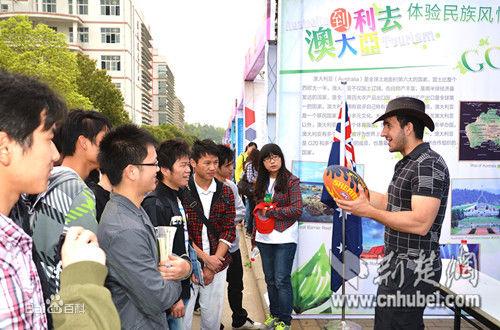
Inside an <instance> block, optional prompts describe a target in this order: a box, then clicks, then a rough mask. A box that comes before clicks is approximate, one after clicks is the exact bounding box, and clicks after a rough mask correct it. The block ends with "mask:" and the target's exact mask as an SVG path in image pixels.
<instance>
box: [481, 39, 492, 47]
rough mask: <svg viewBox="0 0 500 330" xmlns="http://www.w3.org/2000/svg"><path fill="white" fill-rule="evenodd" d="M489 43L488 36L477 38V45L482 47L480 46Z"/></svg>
mask: <svg viewBox="0 0 500 330" xmlns="http://www.w3.org/2000/svg"><path fill="white" fill-rule="evenodd" d="M489 44H490V43H489V41H488V38H482V39H479V47H482V46H488V45H489Z"/></svg>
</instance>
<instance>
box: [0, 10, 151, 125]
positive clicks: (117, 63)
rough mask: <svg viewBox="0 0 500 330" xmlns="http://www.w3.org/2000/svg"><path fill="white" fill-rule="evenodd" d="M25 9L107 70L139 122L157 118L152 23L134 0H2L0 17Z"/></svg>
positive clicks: (131, 113)
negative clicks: (146, 19) (150, 24)
mask: <svg viewBox="0 0 500 330" xmlns="http://www.w3.org/2000/svg"><path fill="white" fill-rule="evenodd" d="M15 15H26V16H28V17H29V18H30V19H31V20H32V21H33V22H35V23H43V24H46V25H48V26H50V27H51V28H52V29H54V30H55V31H57V32H60V33H63V34H65V35H66V37H67V41H68V45H69V48H70V49H72V50H74V51H79V52H82V53H84V54H87V55H88V56H89V57H90V58H92V59H94V60H96V61H97V67H98V68H101V69H105V70H107V72H108V74H109V75H110V76H111V78H112V81H113V83H114V84H115V85H116V86H117V87H118V88H119V89H120V91H121V92H122V94H123V98H124V101H125V110H126V111H127V112H128V114H129V116H130V119H131V120H132V122H134V123H135V124H152V123H153V112H152V105H153V53H152V51H153V49H152V44H151V41H152V38H151V33H150V29H149V27H148V26H147V24H146V23H145V20H144V17H143V16H142V14H141V13H140V12H139V11H138V10H137V8H136V7H135V6H134V2H133V0H25V1H16V0H0V19H3V18H8V17H11V16H15Z"/></svg>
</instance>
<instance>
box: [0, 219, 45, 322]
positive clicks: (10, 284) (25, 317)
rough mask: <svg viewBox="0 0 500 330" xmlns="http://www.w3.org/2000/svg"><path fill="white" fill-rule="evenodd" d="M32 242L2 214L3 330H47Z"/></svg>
mask: <svg viewBox="0 0 500 330" xmlns="http://www.w3.org/2000/svg"><path fill="white" fill-rule="evenodd" d="M31 248H32V241H31V237H29V236H28V235H27V234H26V233H25V232H24V231H23V230H22V229H21V228H20V227H19V226H18V225H16V224H15V223H14V221H13V220H12V219H10V218H8V217H6V216H4V215H2V214H0V264H1V265H2V270H1V273H0V274H1V275H0V329H46V328H47V317H46V315H45V304H44V303H43V294H42V287H41V285H40V280H39V278H38V273H37V271H36V266H35V264H34V263H33V260H32V254H31Z"/></svg>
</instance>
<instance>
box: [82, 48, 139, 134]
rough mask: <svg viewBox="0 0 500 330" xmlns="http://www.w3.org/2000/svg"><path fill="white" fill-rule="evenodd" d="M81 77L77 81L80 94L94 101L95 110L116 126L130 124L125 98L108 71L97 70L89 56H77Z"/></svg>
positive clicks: (94, 62)
mask: <svg viewBox="0 0 500 330" xmlns="http://www.w3.org/2000/svg"><path fill="white" fill-rule="evenodd" d="M76 59H77V64H78V69H79V71H80V75H79V76H78V77H77V79H76V84H77V87H78V92H79V93H80V94H82V95H84V96H86V97H88V98H89V99H90V101H92V103H93V105H94V108H95V110H98V111H100V112H102V113H103V114H104V115H105V116H106V117H107V118H108V119H109V120H110V121H111V123H112V124H113V125H114V126H115V125H121V124H125V123H129V122H130V119H129V117H128V113H127V112H126V111H125V108H124V102H123V96H122V94H121V92H120V90H119V89H118V88H116V86H115V85H114V84H113V83H112V82H111V77H110V76H109V75H108V74H107V73H106V70H101V69H97V68H96V61H95V60H92V59H91V58H89V57H88V56H87V55H83V54H78V55H77V56H76Z"/></svg>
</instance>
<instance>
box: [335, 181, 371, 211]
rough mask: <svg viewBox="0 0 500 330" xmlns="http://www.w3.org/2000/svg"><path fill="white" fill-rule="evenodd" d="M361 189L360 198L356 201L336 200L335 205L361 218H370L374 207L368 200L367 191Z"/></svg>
mask: <svg viewBox="0 0 500 330" xmlns="http://www.w3.org/2000/svg"><path fill="white" fill-rule="evenodd" d="M358 187H359V197H358V198H357V199H356V200H354V201H346V200H343V199H336V198H334V200H335V203H337V206H338V207H340V208H341V209H342V210H344V211H346V212H348V213H351V214H354V215H357V216H360V217H369V218H370V215H371V211H372V210H373V206H372V205H370V201H369V200H368V198H366V195H365V191H364V190H363V187H361V185H359V186H358Z"/></svg>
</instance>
